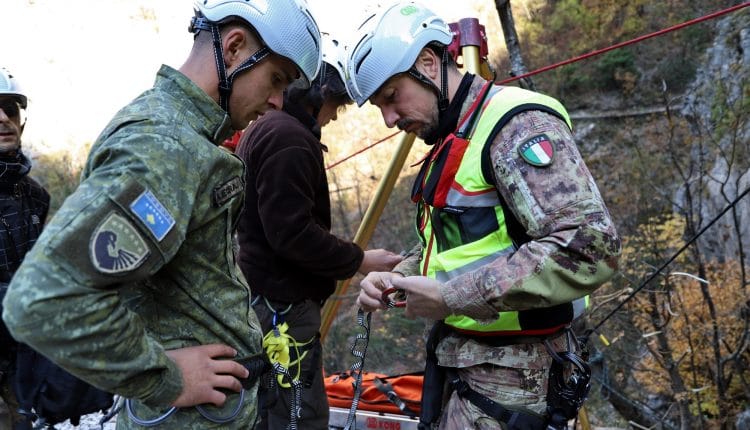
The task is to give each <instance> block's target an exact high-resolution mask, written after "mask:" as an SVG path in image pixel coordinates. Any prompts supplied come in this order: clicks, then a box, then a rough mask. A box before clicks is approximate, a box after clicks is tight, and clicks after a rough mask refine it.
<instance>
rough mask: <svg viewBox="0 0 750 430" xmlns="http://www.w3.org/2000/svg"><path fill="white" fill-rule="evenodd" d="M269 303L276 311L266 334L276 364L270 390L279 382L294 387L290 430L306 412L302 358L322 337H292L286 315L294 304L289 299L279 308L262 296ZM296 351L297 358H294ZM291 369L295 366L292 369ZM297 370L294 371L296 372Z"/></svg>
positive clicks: (267, 349)
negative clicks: (303, 338) (303, 340)
mask: <svg viewBox="0 0 750 430" xmlns="http://www.w3.org/2000/svg"><path fill="white" fill-rule="evenodd" d="M262 299H263V301H264V302H265V305H266V306H267V307H268V309H269V310H270V311H271V312H272V314H273V317H272V319H271V330H269V331H268V333H266V334H265V336H263V349H264V351H265V353H266V355H267V356H268V360H269V361H270V362H271V364H272V366H273V376H274V377H273V378H271V380H270V383H269V387H268V388H269V390H273V389H274V388H275V387H276V386H279V387H282V388H291V389H292V400H291V405H290V406H289V415H290V417H289V427H288V429H290V430H295V429H296V428H297V418H299V417H300V416H301V415H300V414H301V412H302V388H303V383H302V381H301V380H300V378H301V376H302V360H304V359H305V357H307V353H308V352H309V351H310V349H311V347H313V346H314V345H315V342H317V341H318V337H317V336H314V337H313V338H311V339H310V340H308V341H307V342H298V341H297V340H296V339H294V337H292V336H291V335H290V334H289V333H288V331H289V325H288V324H287V323H286V322H285V321H284V316H285V315H286V314H288V313H289V311H290V310H291V309H292V306H293V304H292V303H289V304H288V305H287V306H286V308H284V309H283V310H281V311H279V310H277V309H276V308H274V307H273V305H272V304H271V302H270V301H269V300H268V299H267V298H265V297H262ZM260 300H261V296H258V297H256V298H254V299H253V301H252V302H251V305H253V306H254V305H255V304H257V303H258V302H259V301H260ZM292 352H294V358H292ZM291 369H295V370H293V371H290V370H291ZM292 373H294V375H292Z"/></svg>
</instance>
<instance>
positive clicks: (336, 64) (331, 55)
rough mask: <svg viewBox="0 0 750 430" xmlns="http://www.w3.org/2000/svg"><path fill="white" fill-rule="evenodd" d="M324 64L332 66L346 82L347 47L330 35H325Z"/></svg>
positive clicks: (323, 36) (323, 39)
mask: <svg viewBox="0 0 750 430" xmlns="http://www.w3.org/2000/svg"><path fill="white" fill-rule="evenodd" d="M321 36H322V41H323V49H322V51H323V62H325V63H326V64H329V65H331V66H332V67H333V68H334V69H336V71H337V72H338V74H339V76H340V77H341V81H342V82H346V70H344V69H345V64H346V46H345V45H344V42H343V41H342V40H339V39H336V38H334V37H333V36H332V35H331V34H329V33H323V34H322V35H321Z"/></svg>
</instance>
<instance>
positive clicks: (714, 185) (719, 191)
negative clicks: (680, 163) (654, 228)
mask: <svg viewBox="0 0 750 430" xmlns="http://www.w3.org/2000/svg"><path fill="white" fill-rule="evenodd" d="M716 29H717V35H716V38H715V40H714V43H713V45H712V46H711V47H710V48H709V49H708V50H707V52H706V56H705V61H704V62H703V65H702V66H700V67H699V72H698V73H697V75H696V79H695V81H694V82H693V83H692V85H690V87H689V88H688V91H687V93H686V96H685V103H684V105H683V109H682V114H683V115H684V116H685V117H686V118H688V120H689V121H690V122H691V129H692V132H693V133H694V135H695V136H696V140H695V141H696V142H702V145H701V147H697V145H694V147H693V148H690V151H691V153H692V154H693V159H694V161H695V162H696V163H699V162H701V160H703V161H702V162H703V163H708V167H706V168H705V169H706V170H707V172H708V175H706V176H704V178H703V185H702V191H699V190H698V188H697V185H696V188H695V189H694V190H693V195H694V196H700V198H701V199H703V200H702V201H701V204H700V207H698V206H697V204H694V208H693V209H694V210H695V211H698V210H700V214H701V216H702V217H703V220H704V221H703V223H704V225H705V223H707V222H708V221H710V220H711V219H713V218H714V217H715V216H716V215H717V214H718V213H719V212H720V211H721V210H722V209H724V208H725V207H727V206H728V205H729V203H730V202H731V201H733V200H734V199H735V198H736V197H738V195H739V194H741V193H742V192H743V191H745V190H746V189H747V188H748V187H750V112H749V111H750V101H749V100H750V10H749V9H747V8H745V9H741V10H740V11H737V12H734V13H733V14H731V15H728V16H727V17H725V18H723V19H722V20H721V21H720V22H719V23H718V24H717V27H716ZM686 149H687V148H686ZM706 156H707V157H706ZM696 179H697V178H696ZM677 201H680V202H682V203H685V204H684V205H683V207H684V206H685V205H687V202H686V200H685V196H684V193H683V195H681V196H678V200H677ZM700 227H702V225H701V226H698V228H700ZM737 229H739V231H740V234H739V235H738V234H737ZM738 237H739V238H740V239H741V238H745V240H744V246H745V248H746V249H745V250H744V252H745V264H748V263H750V256H748V255H747V254H748V253H749V252H750V241H749V240H748V238H750V195H746V196H745V197H744V198H743V199H742V200H740V201H739V202H738V204H737V205H736V207H735V212H734V213H733V212H731V211H730V212H728V213H727V214H725V215H724V216H723V217H722V218H721V219H720V220H719V221H718V222H717V223H716V224H715V225H714V226H713V227H712V228H711V229H710V230H708V231H707V232H706V234H704V236H703V237H702V239H701V241H700V244H701V246H702V248H703V251H704V252H705V253H706V254H707V255H708V256H710V257H713V258H717V259H719V260H724V259H736V258H738V257H739V256H738V248H739V247H738V245H739V243H738Z"/></svg>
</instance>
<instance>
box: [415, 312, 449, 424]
mask: <svg viewBox="0 0 750 430" xmlns="http://www.w3.org/2000/svg"><path fill="white" fill-rule="evenodd" d="M447 327H448V326H447V325H446V324H445V323H444V322H443V321H437V322H435V325H433V326H432V329H431V330H430V335H429V336H428V338H427V342H426V344H425V349H426V357H425V365H424V381H423V383H422V406H421V408H422V409H421V410H420V413H419V429H420V430H421V429H429V428H432V424H433V423H437V422H438V420H439V419H440V414H441V412H442V409H443V389H444V387H445V368H444V367H440V366H438V360H437V355H436V354H435V349H436V348H437V344H438V343H439V342H440V339H442V338H443V337H445V334H446V333H447Z"/></svg>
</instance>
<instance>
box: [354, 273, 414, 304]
mask: <svg viewBox="0 0 750 430" xmlns="http://www.w3.org/2000/svg"><path fill="white" fill-rule="evenodd" d="M402 277H403V276H402V275H401V274H399V273H392V272H370V273H369V274H368V275H367V276H365V279H363V280H362V282H360V283H359V297H357V304H358V305H359V307H360V308H362V310H363V311H365V312H372V311H375V310H377V309H385V308H386V304H385V303H383V300H382V297H383V290H385V289H386V288H390V287H392V285H391V280H392V279H394V278H402Z"/></svg>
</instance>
